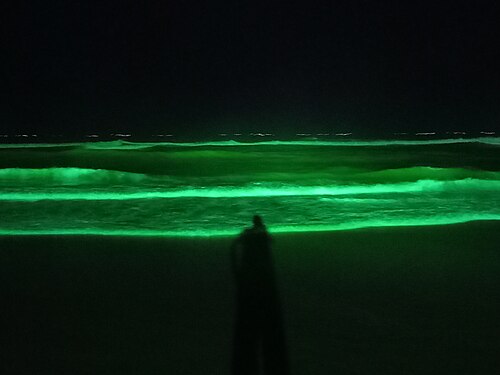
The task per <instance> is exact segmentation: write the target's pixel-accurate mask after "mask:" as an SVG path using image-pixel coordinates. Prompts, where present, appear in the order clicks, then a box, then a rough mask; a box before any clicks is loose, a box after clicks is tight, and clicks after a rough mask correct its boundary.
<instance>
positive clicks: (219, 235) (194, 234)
mask: <svg viewBox="0 0 500 375" xmlns="http://www.w3.org/2000/svg"><path fill="white" fill-rule="evenodd" d="M473 223H485V225H493V224H490V223H498V225H500V219H496V218H495V219H491V218H487V219H471V220H467V219H465V220H463V221H462V220H459V221H451V222H446V221H445V220H436V221H429V222H427V223H425V222H424V223H422V222H421V221H420V220H419V219H415V220H411V221H406V222H403V223H398V224H394V223H387V225H385V224H382V225H381V224H378V225H369V224H367V225H364V224H361V226H359V225H358V224H352V225H349V224H348V225H345V226H342V225H339V226H335V227H333V228H332V226H329V225H324V226H316V227H309V228H308V227H299V228H293V229H291V228H290V227H283V228H278V229H273V228H272V227H271V228H270V229H269V233H270V234H271V235H272V236H280V237H281V236H288V235H294V234H304V235H316V234H321V233H323V234H329V233H338V232H350V233H359V232H361V231H365V230H369V231H371V230H378V229H385V230H391V229H392V228H415V229H417V228H421V227H422V228H428V227H447V226H457V225H479V224H473ZM243 229H244V226H242V228H241V230H243ZM241 230H237V231H220V232H215V233H214V234H206V231H188V232H187V233H190V234H185V233H182V232H177V231H176V232H169V231H163V232H162V231H156V230H137V231H132V230H130V231H129V230H126V231H120V230H110V231H106V230H102V231H99V230H95V231H94V230H62V231H50V230H49V231H24V230H2V229H0V237H111V238H113V237H118V238H121V237H127V238H131V237H132V238H166V239H186V240H188V239H224V238H231V237H234V236H237V235H238V234H239V233H240V232H241Z"/></svg>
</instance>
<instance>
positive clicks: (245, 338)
mask: <svg viewBox="0 0 500 375" xmlns="http://www.w3.org/2000/svg"><path fill="white" fill-rule="evenodd" d="M231 254H232V263H233V271H234V275H235V279H236V286H237V294H236V303H237V305H236V321H235V330H234V344H233V345H234V347H233V350H234V351H233V358H232V369H231V370H232V374H233V375H243V374H259V373H260V371H261V369H262V370H263V373H264V374H289V365H288V358H287V351H286V345H285V337H284V330H283V321H282V315H281V306H280V303H279V299H278V293H277V290H276V281H275V276H274V267H273V259H272V254H271V237H270V235H269V233H268V232H267V230H266V227H265V225H264V223H263V221H262V218H261V217H260V216H254V218H253V227H251V228H248V229H245V230H244V231H243V232H242V233H241V234H240V236H239V237H238V238H237V239H236V240H235V241H234V242H233V245H232V248H231Z"/></svg>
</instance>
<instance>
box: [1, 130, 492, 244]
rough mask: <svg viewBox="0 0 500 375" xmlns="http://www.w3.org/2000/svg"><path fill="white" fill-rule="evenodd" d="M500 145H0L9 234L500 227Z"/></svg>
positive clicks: (197, 233) (3, 231) (206, 233)
mask: <svg viewBox="0 0 500 375" xmlns="http://www.w3.org/2000/svg"><path fill="white" fill-rule="evenodd" d="M404 142H407V143H404ZM338 143H342V144H341V145H340V144H338ZM499 145H500V142H498V138H482V139H475V140H439V141H430V142H425V141H373V142H369V141H363V142H358V141H352V142H314V141H301V142H279V141H274V142H263V143H252V144H244V145H243V144H239V143H237V142H225V143H221V142H208V143H207V142H206V143H187V144H174V143H170V144H167V143H159V144H156V143H132V142H110V143H108V142H100V143H73V144H65V145H57V144H56V145H49V144H44V145H34V144H31V145H22V146H20V145H0V209H1V211H2V222H1V223H0V235H41V234H53V235H54V234H55V235H69V234H92V235H132V236H214V235H231V234H234V233H237V232H239V231H240V230H241V228H242V226H245V225H247V224H248V222H249V218H250V217H251V216H252V215H254V214H256V213H258V214H261V215H262V216H263V217H264V219H265V221H266V223H267V224H268V225H269V227H270V229H271V231H272V232H304V231H327V230H340V229H342V230H349V229H355V228H362V227H384V226H401V225H440V224H447V223H458V222H466V221H471V220H499V219H500V194H499V192H500V147H498V146H499ZM228 146H230V148H228ZM318 146H328V147H318Z"/></svg>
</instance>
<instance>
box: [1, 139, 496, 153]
mask: <svg viewBox="0 0 500 375" xmlns="http://www.w3.org/2000/svg"><path fill="white" fill-rule="evenodd" d="M455 143H484V144H488V145H496V146H498V145H500V137H478V138H451V139H428V140H372V141H362V140H342V141H333V140H332V141H328V140H303V141H277V140H274V141H260V142H239V141H234V140H229V141H211V142H137V143H135V142H128V141H121V140H118V141H110V142H80V143H58V144H56V143H23V144H0V148H44V147H82V148H85V149H100V150H115V149H122V150H125V149H129V150H135V149H143V148H149V147H157V146H167V147H169V146H174V147H204V146H216V147H228V146H229V147H234V146H334V147H367V146H377V147H380V146H426V145H445V144H455Z"/></svg>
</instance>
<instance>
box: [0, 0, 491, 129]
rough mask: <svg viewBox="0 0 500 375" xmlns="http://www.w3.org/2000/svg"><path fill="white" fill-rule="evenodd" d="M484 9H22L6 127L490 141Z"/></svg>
mask: <svg viewBox="0 0 500 375" xmlns="http://www.w3.org/2000/svg"><path fill="white" fill-rule="evenodd" d="M497 3H498V2H495V1H469V2H465V1H439V0H436V1H433V2H430V1H411V2H410V1H402V0H401V1H375V0H373V1H355V0H348V1H324V2H323V1H298V2H293V1H279V2H278V1H264V2H256V1H221V0H212V1H181V0H177V1H158V2H156V1H154V2H146V1H127V0H122V1H117V2H100V3H99V2H96V3H92V2H88V1H65V0H64V1H61V0H50V1H39V2H35V1H31V2H30V1H22V0H21V1H18V2H16V3H15V4H12V5H3V7H4V10H3V11H2V13H3V17H4V18H5V19H4V20H3V21H2V23H1V26H0V27H1V32H2V40H3V42H2V54H1V55H2V61H1V68H2V70H1V71H2V98H1V107H0V110H1V116H2V117H1V121H2V131H1V132H19V131H26V132H38V133H44V132H45V133H50V132H65V133H75V134H77V133H89V132H108V131H111V132H112V131H130V132H133V133H144V134H147V133H157V132H177V133H185V134H193V135H194V134H197V133H200V132H202V133H214V132H249V131H259V130H265V131H273V132H281V133H287V132H289V133H293V132H297V131H304V130H305V131H307V130H310V131H355V132H367V133H377V132H385V131H426V130H442V131H445V130H462V129H463V130H469V131H471V130H477V131H479V130H498V129H499V128H500V125H499V124H500V106H499V105H498V103H500V90H499V88H500V74H499V66H500V54H499V45H500V43H499V42H500V39H499V32H500V27H499V19H500V18H499V15H500V12H499V9H500V8H499V5H497Z"/></svg>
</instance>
